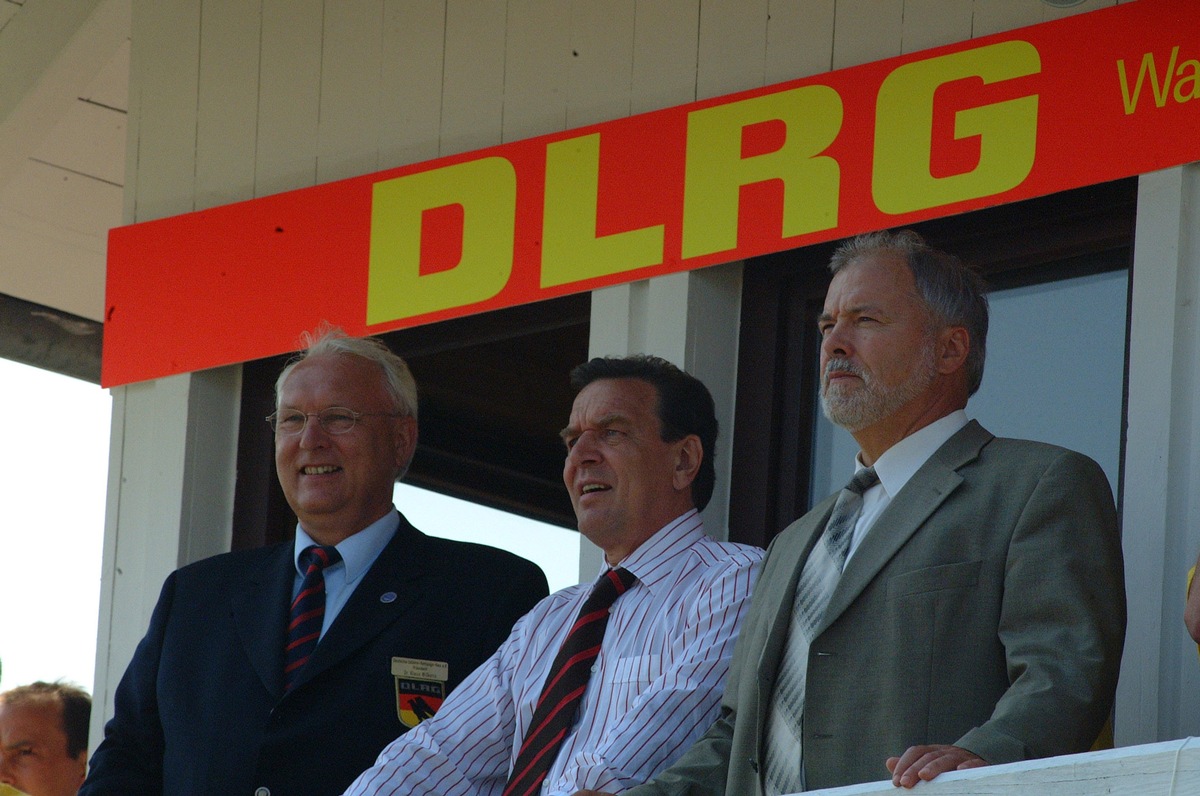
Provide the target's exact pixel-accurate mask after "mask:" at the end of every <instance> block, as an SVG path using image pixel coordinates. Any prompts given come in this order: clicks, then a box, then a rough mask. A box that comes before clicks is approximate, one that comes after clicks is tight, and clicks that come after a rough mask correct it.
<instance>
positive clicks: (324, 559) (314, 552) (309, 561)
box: [300, 544, 342, 575]
mask: <svg viewBox="0 0 1200 796" xmlns="http://www.w3.org/2000/svg"><path fill="white" fill-rule="evenodd" d="M341 560H342V554H341V553H339V552H338V549H337V548H336V547H334V546H333V545H315V544H313V545H309V546H308V547H306V548H304V549H303V550H301V551H300V568H301V569H302V570H303V571H304V574H306V575H307V574H308V573H309V572H310V571H312V570H313V569H314V568H316V569H317V570H318V571H320V570H323V569H325V568H326V567H331V566H333V565H334V564H336V563H337V562H339V561H341Z"/></svg>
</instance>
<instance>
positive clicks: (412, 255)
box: [367, 157, 517, 324]
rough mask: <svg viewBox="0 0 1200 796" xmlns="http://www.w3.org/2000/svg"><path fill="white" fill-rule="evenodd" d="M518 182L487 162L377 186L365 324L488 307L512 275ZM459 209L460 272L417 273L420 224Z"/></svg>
mask: <svg viewBox="0 0 1200 796" xmlns="http://www.w3.org/2000/svg"><path fill="white" fill-rule="evenodd" d="M516 202H517V175H516V172H515V171H514V169H513V166H512V163H511V162H509V161H508V160H507V159H506V158H502V157H489V158H483V159H481V160H472V161H468V162H466V163H458V164H455V165H452V166H445V167H443V168H440V169H434V170H433V171H425V172H421V173H419V174H410V175H407V176H404V177H397V178H395V179H392V180H386V181H384V182H379V183H376V184H375V186H374V188H373V195H372V201H371V248H370V260H369V265H368V268H369V271H368V278H367V323H368V324H376V323H384V322H386V321H391V320H396V319H397V318H410V317H413V316H416V315H423V314H425V313H429V312H436V311H438V310H444V309H449V308H452V307H461V306H465V305H467V304H473V303H475V302H478V301H485V300H487V299H490V298H492V297H493V296H495V295H496V294H497V293H499V292H500V291H501V290H502V289H503V288H504V285H505V284H507V282H508V277H509V275H510V274H511V273H512V264H513V238H514V234H515V233H514V229H515V224H516ZM456 204H457V205H461V207H462V219H463V221H462V247H461V249H462V255H461V257H460V259H459V261H458V264H457V265H454V266H453V267H451V268H449V269H443V270H440V271H438V272H436V273H428V274H424V275H423V274H422V273H421V217H422V214H423V213H424V212H425V211H426V210H434V209H437V208H443V207H446V206H448V205H456Z"/></svg>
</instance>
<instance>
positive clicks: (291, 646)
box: [283, 545, 342, 693]
mask: <svg viewBox="0 0 1200 796" xmlns="http://www.w3.org/2000/svg"><path fill="white" fill-rule="evenodd" d="M341 560H342V554H341V553H339V552H338V551H337V548H336V547H318V546H317V545H310V546H308V547H306V548H304V550H303V551H301V553H300V566H301V567H302V568H303V570H304V579H303V580H301V581H300V592H299V593H298V594H297V595H296V599H294V600H292V612H291V620H290V621H289V622H288V636H287V651H286V652H285V654H284V667H283V690H284V692H285V693H286V692H287V691H291V690H292V687H293V686H295V685H296V681H297V679H299V676H300V671H301V670H302V669H303V668H304V664H306V663H308V659H309V656H311V655H312V653H313V650H315V649H316V648H317V641H318V640H319V639H320V638H321V625H322V624H324V622H325V573H324V570H325V568H326V567H330V566H333V565H334V564H336V563H337V562H339V561H341Z"/></svg>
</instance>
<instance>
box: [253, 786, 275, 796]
mask: <svg viewBox="0 0 1200 796" xmlns="http://www.w3.org/2000/svg"><path fill="white" fill-rule="evenodd" d="M254 796H271V789H270V788H255V789H254Z"/></svg>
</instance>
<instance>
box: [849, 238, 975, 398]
mask: <svg viewBox="0 0 1200 796" xmlns="http://www.w3.org/2000/svg"><path fill="white" fill-rule="evenodd" d="M878 253H891V254H896V255H899V256H900V257H901V258H902V259H903V260H904V263H905V265H907V266H908V270H909V271H911V272H912V275H913V282H914V283H915V284H916V288H917V295H918V296H919V297H920V299H921V301H922V302H923V303H924V304H925V307H926V309H927V310H928V311H929V315H930V318H931V319H932V321H933V324H934V328H939V329H944V328H946V327H947V326H962V327H964V328H965V329H966V330H967V334H968V335H969V337H970V349H969V351H968V353H967V362H966V371H967V394H968V395H974V394H975V391H976V390H978V389H979V385H980V383H981V382H982V381H983V365H984V360H985V359H986V356H987V330H988V301H987V286H986V285H985V284H984V281H983V277H981V276H980V275H979V273H978V272H977V271H975V270H974V269H972V268H970V267H969V266H967V265H966V264H965V263H963V261H962V260H960V259H959V258H957V257H955V256H954V255H952V254H947V253H945V252H943V251H938V250H937V249H934V248H933V247H931V246H929V244H927V243H926V242H925V239H924V238H922V237H921V236H920V235H919V234H917V233H916V232H914V231H912V230H911V229H903V230H897V231H891V230H885V231H882V232H869V233H867V234H865V235H859V236H857V237H855V238H852V239H850V240H849V241H847V242H846V243H843V244H842V245H841V246H839V247H838V249H837V251H835V252H834V253H833V257H832V258H831V259H830V261H829V271H830V272H831V273H833V274H836V273H838V272H839V271H841V270H842V269H843V268H845V267H846V266H848V265H849V264H850V263H852V262H854V261H855V260H857V259H859V258H861V257H865V256H866V255H869V254H878Z"/></svg>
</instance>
